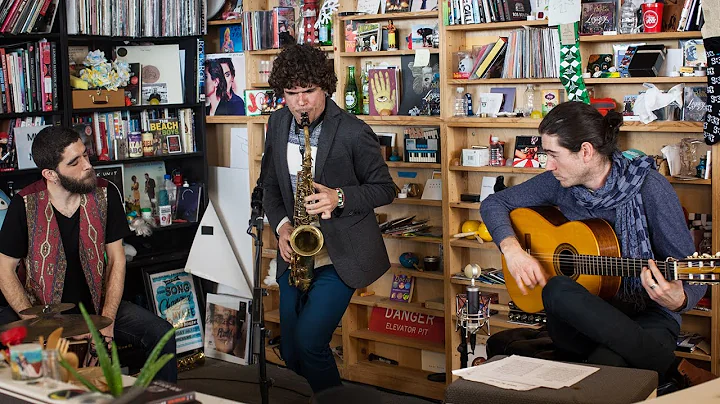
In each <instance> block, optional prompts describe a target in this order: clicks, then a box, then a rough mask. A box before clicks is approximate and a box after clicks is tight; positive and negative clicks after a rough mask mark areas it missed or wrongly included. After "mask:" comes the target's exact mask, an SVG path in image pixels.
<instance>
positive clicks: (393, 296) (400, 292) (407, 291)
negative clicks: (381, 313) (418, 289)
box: [390, 274, 415, 303]
mask: <svg viewBox="0 0 720 404" xmlns="http://www.w3.org/2000/svg"><path fill="white" fill-rule="evenodd" d="M414 281H415V279H414V278H413V277H412V276H409V275H405V274H395V276H393V281H392V285H391V287H390V300H393V301H396V302H405V303H410V301H411V300H412V293H413V290H414V289H415V282H414Z"/></svg>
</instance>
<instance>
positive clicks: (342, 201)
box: [335, 188, 345, 209]
mask: <svg viewBox="0 0 720 404" xmlns="http://www.w3.org/2000/svg"><path fill="white" fill-rule="evenodd" d="M335 191H336V192H337V195H338V204H337V207H338V208H340V209H342V208H344V207H345V193H344V192H343V190H342V189H340V188H335Z"/></svg>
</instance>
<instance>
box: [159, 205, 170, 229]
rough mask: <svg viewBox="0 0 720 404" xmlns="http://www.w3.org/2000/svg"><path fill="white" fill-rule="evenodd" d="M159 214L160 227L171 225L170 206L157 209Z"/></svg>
mask: <svg viewBox="0 0 720 404" xmlns="http://www.w3.org/2000/svg"><path fill="white" fill-rule="evenodd" d="M158 211H159V213H160V226H161V227H165V226H170V225H171V224H172V207H171V206H170V205H163V206H160V207H159V208H158Z"/></svg>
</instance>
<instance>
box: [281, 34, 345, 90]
mask: <svg viewBox="0 0 720 404" xmlns="http://www.w3.org/2000/svg"><path fill="white" fill-rule="evenodd" d="M268 82H269V84H270V87H272V88H273V90H275V94H278V95H282V94H284V93H285V89H289V88H293V87H310V86H313V85H316V86H319V87H320V88H321V89H322V90H323V91H325V92H326V93H327V94H332V93H334V92H335V87H336V86H337V75H335V69H334V68H333V66H332V64H329V63H328V58H327V55H326V54H325V52H323V51H321V50H320V49H318V48H316V47H313V46H311V45H306V44H303V45H297V44H292V45H288V46H286V47H285V48H284V49H283V51H282V52H280V54H279V55H278V57H277V59H275V61H274V62H273V68H272V71H271V72H270V79H269V80H268Z"/></svg>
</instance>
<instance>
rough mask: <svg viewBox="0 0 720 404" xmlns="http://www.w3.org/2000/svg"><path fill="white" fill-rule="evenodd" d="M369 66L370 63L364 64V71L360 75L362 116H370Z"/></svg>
mask: <svg viewBox="0 0 720 404" xmlns="http://www.w3.org/2000/svg"><path fill="white" fill-rule="evenodd" d="M370 66H372V62H366V63H365V69H363V72H362V75H361V76H360V83H361V85H362V113H363V115H370V79H369V77H368V75H369V74H370Z"/></svg>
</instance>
